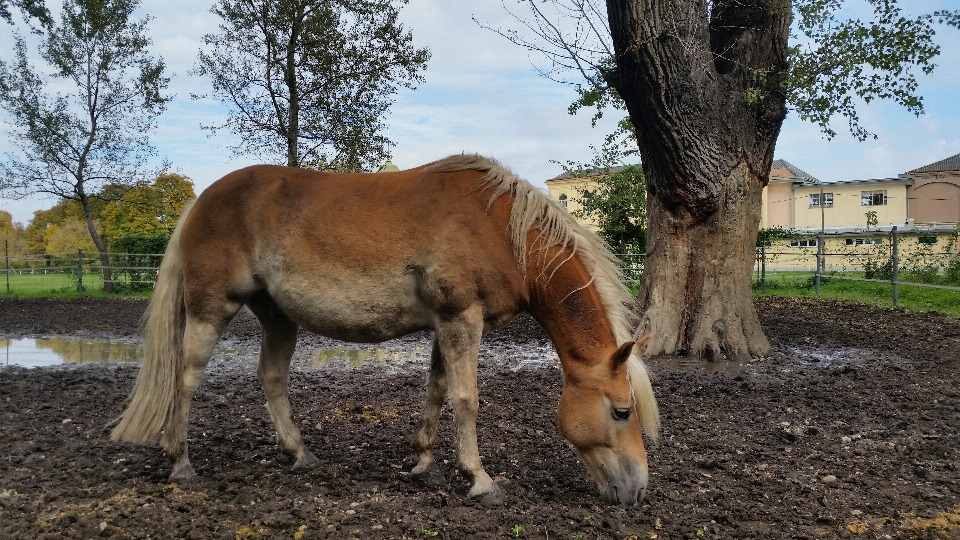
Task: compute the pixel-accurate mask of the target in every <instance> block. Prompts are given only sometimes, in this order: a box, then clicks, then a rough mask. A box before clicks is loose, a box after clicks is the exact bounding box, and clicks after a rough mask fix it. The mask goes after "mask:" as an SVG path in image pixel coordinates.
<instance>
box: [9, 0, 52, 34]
mask: <svg viewBox="0 0 960 540" xmlns="http://www.w3.org/2000/svg"><path fill="white" fill-rule="evenodd" d="M11 7H15V8H17V9H19V10H20V14H21V15H22V16H23V21H24V22H26V23H28V24H29V23H30V19H31V18H34V19H37V20H38V21H40V24H42V25H43V26H45V27H49V26H50V25H51V24H52V23H53V19H51V18H50V12H49V11H48V10H47V6H45V5H44V4H43V0H0V19H3V20H5V21H7V23H9V24H13V13H12V12H11V11H10V8H11ZM34 31H35V32H38V31H37V30H34Z"/></svg>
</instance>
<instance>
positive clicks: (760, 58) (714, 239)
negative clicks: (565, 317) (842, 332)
mask: <svg viewBox="0 0 960 540" xmlns="http://www.w3.org/2000/svg"><path fill="white" fill-rule="evenodd" d="M607 14H608V17H609V20H610V31H611V36H612V37H613V44H614V49H615V51H616V63H617V67H616V69H615V70H611V71H610V72H609V73H605V74H604V76H605V79H606V80H607V82H608V83H609V84H611V85H612V86H613V87H614V88H616V90H617V91H618V92H619V94H620V96H621V97H622V98H623V99H624V103H625V104H626V105H627V110H628V111H629V113H630V119H631V120H632V122H633V125H634V127H635V129H636V131H637V142H638V145H639V149H640V155H641V158H642V160H643V171H644V176H645V178H646V181H647V201H648V202H647V204H648V218H649V220H648V226H649V229H648V240H647V242H648V243H647V254H648V255H647V260H646V263H645V265H644V275H643V282H642V284H641V290H640V296H639V298H638V303H639V307H640V309H641V310H642V312H643V318H642V320H641V325H640V328H639V329H638V332H640V333H643V334H646V335H649V336H650V340H649V341H648V342H647V345H646V347H645V351H646V352H647V353H648V354H653V355H657V354H671V355H672V354H679V355H693V356H698V357H704V358H707V359H711V360H713V359H719V358H724V357H726V358H731V359H744V358H747V357H750V356H761V355H764V354H766V353H767V352H768V351H769V349H770V344H769V342H768V341H767V339H766V337H765V336H764V334H763V331H762V329H761V327H760V323H759V319H758V317H757V313H756V308H754V306H753V293H752V289H751V269H752V266H753V260H754V246H755V245H756V234H757V227H758V225H759V223H760V199H761V192H762V190H763V187H764V186H765V185H766V183H767V176H768V175H769V172H770V164H771V162H772V161H773V150H774V146H775V144H776V140H777V135H778V134H779V133H780V126H781V125H782V123H783V119H784V117H785V116H786V106H785V103H786V95H785V94H784V91H783V81H784V77H785V76H786V67H787V63H786V55H787V37H788V31H789V27H790V5H789V2H787V3H786V5H785V4H784V2H782V1H780V0H713V1H712V2H709V3H708V2H705V1H703V0H607Z"/></svg>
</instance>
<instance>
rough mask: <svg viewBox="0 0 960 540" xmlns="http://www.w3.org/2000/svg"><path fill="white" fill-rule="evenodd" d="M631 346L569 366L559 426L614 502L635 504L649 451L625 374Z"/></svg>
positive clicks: (643, 483) (644, 482) (642, 487)
mask: <svg viewBox="0 0 960 540" xmlns="http://www.w3.org/2000/svg"><path fill="white" fill-rule="evenodd" d="M641 345H642V343H641ZM633 347H634V342H632V341H630V342H628V343H624V344H623V345H622V346H620V348H619V349H616V350H615V351H614V350H610V351H609V352H608V353H607V355H606V356H607V358H604V359H603V361H601V362H592V363H591V364H592V365H589V366H588V365H586V363H578V364H576V365H575V366H571V367H570V368H569V369H568V368H567V367H566V366H565V370H564V383H565V384H564V389H563V394H562V395H561V396H560V409H559V421H560V431H561V433H563V435H564V436H565V437H566V438H567V440H569V441H570V442H571V443H572V444H573V445H574V446H575V447H576V448H577V451H579V452H580V456H581V457H582V458H583V462H584V464H585V465H586V467H587V471H588V472H589V473H590V476H592V477H593V479H594V480H595V481H596V483H597V485H598V486H599V487H600V492H601V494H602V495H603V497H604V498H605V499H606V500H607V501H608V502H611V503H623V504H637V503H639V502H640V501H641V500H642V499H643V495H644V491H645V490H646V488H647V480H648V472H647V452H646V450H645V449H644V447H643V433H642V432H641V429H640V420H639V416H640V415H639V414H638V411H637V405H636V403H635V401H634V394H633V389H632V387H631V385H630V380H629V378H628V376H627V361H628V359H629V358H630V355H631V354H632V352H633Z"/></svg>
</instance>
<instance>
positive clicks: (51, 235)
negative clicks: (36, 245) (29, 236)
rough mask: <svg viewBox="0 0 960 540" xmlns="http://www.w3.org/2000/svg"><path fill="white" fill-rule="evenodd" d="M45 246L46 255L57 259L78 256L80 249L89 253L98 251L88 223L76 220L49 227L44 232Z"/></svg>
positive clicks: (72, 219)
mask: <svg viewBox="0 0 960 540" xmlns="http://www.w3.org/2000/svg"><path fill="white" fill-rule="evenodd" d="M43 245H44V253H49V254H51V255H54V256H57V257H71V256H76V254H77V250H78V249H82V250H83V251H86V252H87V253H92V252H93V251H94V250H96V249H97V246H96V245H95V244H94V243H93V240H92V239H91V238H90V233H89V232H88V231H87V225H86V223H85V222H84V221H83V220H80V219H76V218H71V219H68V220H66V221H64V222H63V223H60V224H52V225H50V226H49V227H47V228H46V230H44V232H43Z"/></svg>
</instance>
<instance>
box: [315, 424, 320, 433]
mask: <svg viewBox="0 0 960 540" xmlns="http://www.w3.org/2000/svg"><path fill="white" fill-rule="evenodd" d="M315 427H316V428H317V431H320V429H321V428H320V422H317V425H316V426H315Z"/></svg>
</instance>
